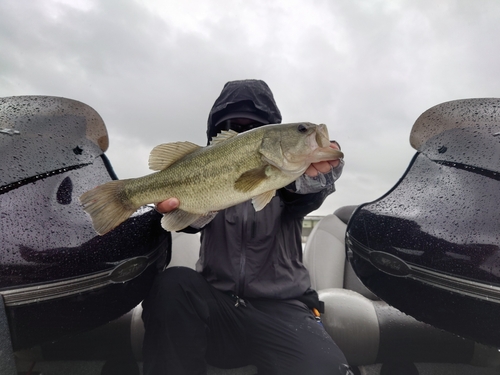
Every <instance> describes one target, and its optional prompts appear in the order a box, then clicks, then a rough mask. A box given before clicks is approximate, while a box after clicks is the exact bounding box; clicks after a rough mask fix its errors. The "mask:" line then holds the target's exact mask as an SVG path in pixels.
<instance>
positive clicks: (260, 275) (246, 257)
mask: <svg viewBox="0 0 500 375" xmlns="http://www.w3.org/2000/svg"><path fill="white" fill-rule="evenodd" d="M248 111H250V112H253V113H255V114H257V115H258V116H260V117H263V118H265V119H267V120H268V122H269V123H280V122H281V114H280V111H279V109H278V107H277V106H276V103H275V101H274V98H273V94H272V92H271V90H270V89H269V87H268V86H267V84H266V83H265V82H263V81H259V80H245V81H233V82H228V83H227V84H226V85H225V86H224V88H223V90H222V92H221V94H220V96H219V98H218V99H217V100H216V102H215V104H214V106H213V108H212V110H211V111H210V115H209V118H208V130H207V136H208V139H209V140H210V139H211V138H212V137H213V136H215V135H216V134H217V133H218V129H216V126H215V125H216V124H217V120H218V119H220V118H222V117H223V116H225V115H226V114H227V113H229V112H248ZM341 170H342V166H340V168H335V170H334V171H335V173H330V174H325V175H321V176H320V177H319V178H317V179H313V178H309V179H307V178H305V180H304V179H299V180H297V181H296V182H295V183H293V184H291V185H290V186H288V187H287V188H283V189H280V190H278V191H277V194H276V196H275V197H274V198H273V199H272V200H271V202H270V203H269V204H268V205H267V206H266V207H265V208H264V209H263V210H261V211H259V212H256V211H255V210H254V208H253V206H252V204H251V201H247V202H244V203H241V204H239V205H236V206H234V207H230V208H227V209H225V210H223V211H220V212H219V213H218V214H217V215H216V216H215V217H214V219H213V220H212V221H210V222H209V223H208V224H207V225H206V226H205V227H204V228H203V229H202V234H201V249H200V259H199V261H198V263H197V265H196V269H197V271H198V272H201V273H202V274H203V276H204V277H205V278H206V279H207V281H208V282H209V283H211V284H212V285H213V286H214V287H215V288H217V289H219V290H222V291H224V292H231V293H233V294H235V295H238V296H240V297H242V298H272V299H290V298H297V297H299V296H302V295H303V294H304V293H305V292H306V291H308V290H309V289H310V287H311V282H310V279H309V273H308V271H307V270H306V268H305V267H304V265H303V263H302V245H301V234H302V220H303V218H304V216H305V215H307V214H308V213H310V212H311V211H313V210H315V209H317V208H318V207H319V206H320V205H321V204H322V203H323V201H324V199H325V198H326V196H327V195H328V194H330V193H332V192H333V191H334V190H335V189H334V180H335V179H336V178H337V177H338V175H339V174H340V172H341ZM299 185H300V186H301V187H302V190H303V191H305V192H306V193H309V192H310V191H315V192H314V193H309V194H299V193H300V192H299V193H297V190H300V187H299Z"/></svg>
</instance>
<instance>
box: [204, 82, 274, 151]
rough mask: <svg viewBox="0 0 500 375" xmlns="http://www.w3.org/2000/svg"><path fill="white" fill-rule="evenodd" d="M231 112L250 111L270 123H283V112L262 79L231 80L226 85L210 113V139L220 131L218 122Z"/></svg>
mask: <svg viewBox="0 0 500 375" xmlns="http://www.w3.org/2000/svg"><path fill="white" fill-rule="evenodd" d="M230 112H250V113H254V114H255V115H257V116H259V117H261V118H263V119H265V120H266V122H267V123H268V124H279V123H281V113H280V110H279V109H278V106H277V105H276V102H275V101H274V96H273V93H272V91H271V89H270V88H269V86H268V85H267V84H266V83H265V82H264V81H261V80H255V79H247V80H240V81H230V82H227V83H226V84H225V85H224V88H223V89H222V91H221V93H220V95H219V97H218V98H217V100H216V101H215V103H214V105H213V107H212V109H211V110H210V114H209V115H208V124H207V125H208V126H207V138H208V140H209V141H210V140H211V139H212V137H214V136H215V135H216V134H217V133H218V131H217V129H216V128H215V125H216V124H217V122H218V121H219V120H220V119H221V118H222V117H224V116H226V115H227V114H228V113H230Z"/></svg>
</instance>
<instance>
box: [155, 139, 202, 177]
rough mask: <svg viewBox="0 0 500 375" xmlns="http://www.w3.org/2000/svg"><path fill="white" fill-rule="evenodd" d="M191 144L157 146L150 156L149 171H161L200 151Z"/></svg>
mask: <svg viewBox="0 0 500 375" xmlns="http://www.w3.org/2000/svg"><path fill="white" fill-rule="evenodd" d="M200 148H201V146H198V145H196V144H194V143H191V142H174V143H163V144H161V145H158V146H156V147H155V148H153V150H152V151H151V154H150V155H149V169H151V170H153V171H161V170H164V169H165V168H167V167H169V166H170V165H172V164H173V163H174V162H176V161H177V160H179V159H181V158H182V157H184V156H186V155H188V154H190V153H192V152H194V151H196V150H198V149H200Z"/></svg>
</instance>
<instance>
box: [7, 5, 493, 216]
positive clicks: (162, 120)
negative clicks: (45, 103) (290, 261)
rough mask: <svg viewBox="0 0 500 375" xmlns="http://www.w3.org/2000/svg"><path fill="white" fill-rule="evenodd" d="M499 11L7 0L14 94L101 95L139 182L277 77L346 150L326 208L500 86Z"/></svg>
mask: <svg viewBox="0 0 500 375" xmlns="http://www.w3.org/2000/svg"><path fill="white" fill-rule="evenodd" d="M499 20H500V1H498V0H364V1H362V0H323V1H321V0H308V1H305V0H303V1H300V0H281V1H278V0H252V1H250V0H246V1H238V0H207V1H201V0H199V1H198V0H196V1H195V0H190V1H179V0H136V1H134V0H101V1H98V0H36V1H34V0H1V1H0V96H1V97H4V96H14V95H53V96H63V97H67V98H71V99H75V100H79V101H82V102H84V103H86V104H88V105H90V106H91V107H93V108H94V109H95V110H97V112H99V114H100V115H101V116H102V118H103V119H104V121H105V123H106V125H107V128H108V131H109V136H110V148H109V151H108V152H107V154H108V156H109V158H110V159H111V163H112V165H113V166H114V168H115V171H116V172H117V174H118V176H119V177H120V178H126V177H138V176H142V175H144V174H147V173H150V171H149V170H148V169H147V160H148V155H149V151H150V150H151V149H152V148H153V147H154V146H155V145H157V144H159V143H164V142H174V141H182V140H189V141H192V142H195V143H198V144H200V145H204V144H205V143H206V137H205V128H206V120H207V116H208V111H209V110H210V108H211V106H212V104H213V102H214V100H215V99H216V97H217V96H218V94H219V93H220V91H221V89H222V86H223V85H224V83H225V82H227V81H230V80H235V79H246V78H258V79H263V80H265V81H266V82H267V83H268V84H269V86H270V87H271V89H272V90H273V92H274V95H275V99H276V101H277V103H278V106H279V107H280V109H281V112H282V114H283V122H296V121H310V122H315V123H326V124H327V125H328V128H329V132H330V137H331V138H332V139H336V140H337V141H338V142H339V143H340V144H341V146H342V150H343V151H344V153H345V161H346V166H345V169H344V174H343V176H342V177H341V179H340V180H339V181H338V183H337V192H336V193H334V194H333V195H332V196H330V197H329V198H328V199H327V201H326V202H325V203H324V205H323V206H322V208H321V209H319V210H318V211H316V212H315V214H319V215H325V214H329V213H332V212H333V211H334V210H335V209H337V208H338V207H340V206H343V205H350V204H360V203H363V202H368V201H371V200H374V199H376V198H378V197H380V196H382V195H383V194H384V193H386V192H387V191H388V190H389V189H390V188H391V187H392V186H393V185H394V184H395V183H396V182H397V181H398V179H399V178H400V177H401V176H402V174H403V172H404V171H405V169H406V167H407V166H408V163H409V162H410V160H411V158H412V156H413V154H414V153H415V150H413V149H412V148H411V147H410V144H409V141H408V138H409V135H410V130H411V127H412V125H413V123H414V122H415V120H416V119H417V117H418V116H419V115H420V114H421V113H422V112H424V111H425V110H427V109H428V108H430V107H432V106H434V105H437V104H439V103H442V102H445V101H449V100H454V99H462V98H474V97H500V92H499V91H500V82H499V81H500V21H499Z"/></svg>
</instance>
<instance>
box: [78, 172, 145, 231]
mask: <svg viewBox="0 0 500 375" xmlns="http://www.w3.org/2000/svg"><path fill="white" fill-rule="evenodd" d="M124 184H125V182H124V181H121V180H118V181H111V182H108V183H105V184H104V185H100V186H97V187H96V188H94V189H92V190H90V191H87V192H86V193H84V194H82V196H81V197H80V202H81V203H82V206H83V209H84V210H85V212H87V213H88V214H89V215H90V218H91V219H92V225H93V226H94V229H95V231H96V232H97V233H99V234H100V235H103V234H106V233H108V232H109V231H110V230H112V229H114V228H116V227H117V226H118V225H120V224H121V223H122V222H124V221H125V220H127V219H128V218H129V217H130V215H132V214H133V213H134V212H135V211H136V210H137V208H130V207H127V205H126V204H124V202H123V201H122V199H121V198H120V192H121V191H122V189H123V185H124Z"/></svg>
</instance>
